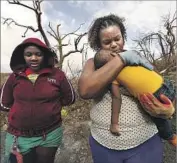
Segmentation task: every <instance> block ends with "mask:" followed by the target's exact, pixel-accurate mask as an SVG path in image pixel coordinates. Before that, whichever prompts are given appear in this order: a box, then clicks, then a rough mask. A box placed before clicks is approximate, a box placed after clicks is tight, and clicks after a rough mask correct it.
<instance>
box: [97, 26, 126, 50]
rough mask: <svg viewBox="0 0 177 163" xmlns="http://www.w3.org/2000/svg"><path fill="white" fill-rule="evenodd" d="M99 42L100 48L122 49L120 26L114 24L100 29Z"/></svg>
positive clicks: (122, 41)
mask: <svg viewBox="0 0 177 163" xmlns="http://www.w3.org/2000/svg"><path fill="white" fill-rule="evenodd" d="M100 44H101V48H103V49H105V50H111V51H116V52H120V51H122V50H123V46H124V40H123V37H122V34H121V31H120V28H119V27H118V26H116V25H114V26H109V27H108V28H105V29H102V30H101V31H100Z"/></svg>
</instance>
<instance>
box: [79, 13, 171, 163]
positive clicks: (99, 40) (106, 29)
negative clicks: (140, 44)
mask: <svg viewBox="0 0 177 163" xmlns="http://www.w3.org/2000/svg"><path fill="white" fill-rule="evenodd" d="M125 40H126V29H125V27H124V24H123V20H122V19H121V18H119V17H118V16H116V15H108V16H104V17H100V18H98V19H96V20H95V21H94V23H93V25H92V26H91V28H90V30H89V33H88V41H89V43H90V47H91V48H92V49H93V50H95V51H97V50H99V49H105V50H111V51H119V52H120V51H123V50H124V49H123V47H124V43H125ZM121 58H122V57H121ZM121 58H120V57H118V56H114V59H112V60H111V61H110V62H108V63H107V64H105V65H104V66H103V67H102V68H100V69H98V70H95V67H94V62H93V59H89V60H88V61H87V62H86V64H85V66H84V69H83V72H82V74H81V76H80V79H79V85H78V86H79V93H80V96H81V97H82V98H84V99H95V102H94V105H93V107H92V109H91V112H90V117H91V120H92V125H91V136H90V139H89V142H90V148H91V152H92V157H93V161H94V163H161V162H162V159H163V144H162V141H161V139H160V137H159V136H158V134H157V132H158V131H157V128H156V126H155V124H154V123H153V122H152V120H151V119H150V118H149V116H148V115H147V114H145V112H143V109H142V108H140V106H139V105H138V103H137V101H136V100H135V99H134V98H133V97H131V96H130V94H129V93H128V92H127V91H126V90H125V89H124V88H123V87H120V90H121V98H122V107H121V113H120V117H119V118H120V123H119V124H120V132H121V135H120V136H114V135H112V134H111V133H110V131H109V124H110V121H111V96H110V93H109V92H108V91H106V88H107V86H108V85H109V83H111V82H112V81H113V80H114V79H115V77H116V76H117V74H118V73H119V72H120V71H121V69H122V68H123V67H124V66H125V63H126V65H133V64H134V63H136V59H134V57H132V56H131V55H127V56H126V57H125V56H124V57H123V58H122V59H121ZM117 63H119V64H117ZM139 63H141V64H142V63H144V62H143V61H142V60H140V62H139ZM142 65H143V64H142ZM144 66H146V64H145V63H144ZM105 74H106V75H105ZM104 92H106V93H104ZM103 93H104V95H103V96H102V94H103ZM100 96H102V97H100ZM161 97H162V100H163V101H164V102H165V103H167V104H166V105H163V104H162V103H160V102H159V101H158V100H157V99H155V97H154V96H152V95H141V96H140V100H141V103H142V105H143V106H145V107H146V109H145V110H146V111H147V112H148V113H149V114H151V115H153V116H156V117H159V116H160V115H163V118H169V117H170V116H171V115H172V114H173V113H174V107H173V105H172V103H171V101H170V100H169V99H168V98H166V97H165V96H163V95H162V96H161Z"/></svg>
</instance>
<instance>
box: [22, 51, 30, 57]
mask: <svg viewBox="0 0 177 163" xmlns="http://www.w3.org/2000/svg"><path fill="white" fill-rule="evenodd" d="M24 55H25V56H27V57H30V56H32V53H30V52H26V53H25V54H24Z"/></svg>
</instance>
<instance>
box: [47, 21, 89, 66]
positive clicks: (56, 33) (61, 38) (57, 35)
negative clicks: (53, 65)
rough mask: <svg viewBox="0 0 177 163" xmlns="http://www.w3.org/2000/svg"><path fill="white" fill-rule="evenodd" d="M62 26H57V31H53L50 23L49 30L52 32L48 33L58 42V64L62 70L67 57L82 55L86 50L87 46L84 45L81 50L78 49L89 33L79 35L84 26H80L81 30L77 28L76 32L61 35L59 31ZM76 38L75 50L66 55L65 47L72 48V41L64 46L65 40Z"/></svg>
mask: <svg viewBox="0 0 177 163" xmlns="http://www.w3.org/2000/svg"><path fill="white" fill-rule="evenodd" d="M60 26H61V24H58V25H57V29H56V31H55V30H54V29H53V27H52V26H51V24H50V23H49V28H50V30H51V31H48V33H49V34H50V35H51V36H52V37H53V38H54V39H55V40H56V41H57V50H58V52H59V62H58V67H60V68H62V67H63V61H64V59H65V58H66V57H68V56H69V55H71V54H73V53H77V52H79V53H82V52H83V50H84V48H85V44H83V46H82V47H81V48H79V47H78V45H79V43H80V41H81V39H82V37H83V36H85V35H86V34H87V33H86V32H85V33H83V34H77V31H79V30H80V28H81V26H82V24H81V25H80V26H79V28H77V29H76V30H75V31H73V32H70V33H67V34H64V35H61V34H60V31H59V27H60ZM71 35H73V36H75V39H74V49H72V50H70V51H68V52H67V53H66V54H64V52H63V47H66V46H70V45H71V43H70V40H69V41H68V43H67V44H64V43H63V42H64V39H66V38H67V37H69V36H71Z"/></svg>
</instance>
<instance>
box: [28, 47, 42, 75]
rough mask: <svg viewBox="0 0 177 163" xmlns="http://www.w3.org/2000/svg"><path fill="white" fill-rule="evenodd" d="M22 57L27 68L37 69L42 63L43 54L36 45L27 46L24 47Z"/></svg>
mask: <svg viewBox="0 0 177 163" xmlns="http://www.w3.org/2000/svg"><path fill="white" fill-rule="evenodd" d="M24 59H25V61H26V64H27V65H28V67H29V68H31V69H32V70H33V71H38V70H39V69H40V68H41V66H42V63H43V60H44V55H43V53H42V51H41V50H40V49H39V48H38V47H36V46H28V47H26V48H25V49H24Z"/></svg>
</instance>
